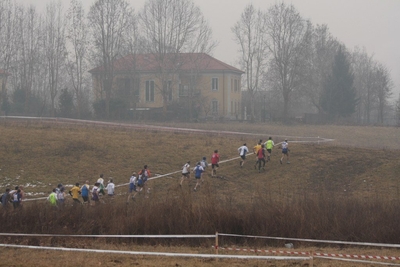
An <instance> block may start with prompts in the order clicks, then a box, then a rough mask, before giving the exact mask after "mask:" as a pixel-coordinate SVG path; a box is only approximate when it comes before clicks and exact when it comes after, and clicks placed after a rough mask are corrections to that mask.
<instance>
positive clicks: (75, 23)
mask: <svg viewBox="0 0 400 267" xmlns="http://www.w3.org/2000/svg"><path fill="white" fill-rule="evenodd" d="M67 18H68V30H67V40H68V41H69V44H70V46H71V50H70V52H69V57H68V66H67V70H68V74H69V75H70V77H71V81H72V86H73V88H74V95H75V99H76V103H77V115H78V118H80V117H81V110H82V89H83V85H84V80H85V74H86V73H87V67H88V66H87V49H88V36H87V31H88V29H87V24H86V17H85V11H84V9H83V6H82V2H80V1H79V0H71V3H70V8H69V10H68V15H67Z"/></svg>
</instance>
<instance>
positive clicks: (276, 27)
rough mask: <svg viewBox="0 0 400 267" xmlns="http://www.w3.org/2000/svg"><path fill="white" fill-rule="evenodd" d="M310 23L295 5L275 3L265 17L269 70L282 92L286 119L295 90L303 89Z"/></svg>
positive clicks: (285, 118) (284, 117)
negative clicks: (269, 55) (305, 53)
mask: <svg viewBox="0 0 400 267" xmlns="http://www.w3.org/2000/svg"><path fill="white" fill-rule="evenodd" d="M308 26H309V24H308V23H307V22H306V21H305V20H304V19H303V18H302V17H301V16H300V14H299V13H298V12H297V10H296V9H295V8H294V6H293V5H289V6H287V5H286V4H284V3H280V4H275V5H273V6H272V7H271V8H269V9H268V11H267V15H266V33H267V35H268V40H267V42H266V44H267V46H268V49H269V51H270V53H271V55H272V58H271V61H270V69H269V71H271V72H272V73H273V74H272V76H273V77H274V80H275V83H276V86H277V87H278V88H279V90H280V91H281V93H282V98H283V119H284V120H285V121H286V120H287V118H288V111H289V102H290V98H291V95H292V93H293V91H294V90H296V89H299V88H300V81H301V71H302V60H303V59H304V57H303V53H304V50H305V49H307V45H306V44H307V43H306V42H305V40H307V39H306V38H305V37H306V34H308V33H309V31H310V29H309V28H308Z"/></svg>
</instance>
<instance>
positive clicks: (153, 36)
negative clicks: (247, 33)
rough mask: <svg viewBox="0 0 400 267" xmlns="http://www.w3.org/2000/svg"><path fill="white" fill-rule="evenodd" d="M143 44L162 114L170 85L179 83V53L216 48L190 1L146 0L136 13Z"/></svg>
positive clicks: (204, 51)
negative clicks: (156, 81) (160, 102)
mask: <svg viewBox="0 0 400 267" xmlns="http://www.w3.org/2000/svg"><path fill="white" fill-rule="evenodd" d="M139 21H140V22H139V23H140V26H141V27H140V28H141V29H142V32H141V33H142V36H143V42H142V44H143V45H144V48H143V51H144V52H146V53H148V54H150V55H151V57H149V59H150V61H151V62H149V64H152V65H155V67H156V72H157V73H158V74H157V78H158V80H159V81H160V82H159V84H158V85H159V87H158V88H157V89H158V91H159V92H160V93H161V95H162V100H163V111H164V114H165V112H166V110H167V104H168V101H169V99H170V91H171V86H176V84H177V83H178V78H177V74H178V73H179V71H180V69H181V66H182V65H184V64H186V63H185V62H182V59H183V58H182V57H180V55H179V54H180V53H184V52H190V53H194V52H195V53H209V52H211V51H212V49H213V48H214V47H215V42H213V41H212V40H211V34H212V32H211V29H210V28H209V26H208V24H207V22H206V21H205V19H204V17H203V15H202V13H201V10H200V9H199V7H197V6H195V5H194V3H193V2H192V1H191V0H148V1H147V2H146V3H145V6H144V8H143V10H142V12H141V13H140V15H139ZM170 81H171V83H170Z"/></svg>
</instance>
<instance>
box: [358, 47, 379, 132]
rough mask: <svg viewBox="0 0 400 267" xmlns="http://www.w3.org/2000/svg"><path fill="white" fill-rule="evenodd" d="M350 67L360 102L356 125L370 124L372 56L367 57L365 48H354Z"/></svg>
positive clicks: (374, 63) (372, 81) (374, 65)
mask: <svg viewBox="0 0 400 267" xmlns="http://www.w3.org/2000/svg"><path fill="white" fill-rule="evenodd" d="M352 66H353V70H354V86H355V88H356V91H357V97H358V98H359V100H360V102H359V105H358V106H357V112H356V119H357V122H358V123H367V124H369V123H370V122H371V113H372V111H373V109H374V102H375V101H376V94H375V93H374V90H373V84H374V78H373V76H374V75H373V72H374V69H375V68H376V62H375V60H374V59H373V56H370V55H368V53H367V52H366V50H365V48H363V49H361V48H359V47H356V48H355V49H354V51H353V53H352Z"/></svg>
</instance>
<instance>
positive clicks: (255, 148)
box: [253, 139, 262, 169]
mask: <svg viewBox="0 0 400 267" xmlns="http://www.w3.org/2000/svg"><path fill="white" fill-rule="evenodd" d="M261 143H262V140H261V139H260V141H258V144H257V145H255V146H254V147H253V152H254V155H256V163H254V169H257V163H258V157H257V153H258V150H260V149H261Z"/></svg>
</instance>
